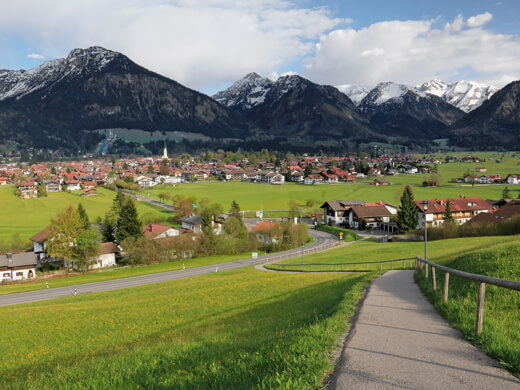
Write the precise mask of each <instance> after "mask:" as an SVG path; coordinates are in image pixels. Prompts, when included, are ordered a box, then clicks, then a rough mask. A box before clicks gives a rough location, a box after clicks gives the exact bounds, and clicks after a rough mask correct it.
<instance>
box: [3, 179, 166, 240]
mask: <svg viewBox="0 0 520 390" xmlns="http://www.w3.org/2000/svg"><path fill="white" fill-rule="evenodd" d="M114 196H115V193H114V192H113V191H110V190H107V189H104V188H98V194H97V195H96V196H90V197H81V196H79V194H74V193H68V192H58V193H51V194H49V196H48V197H45V198H37V199H19V198H18V197H17V196H16V195H15V194H14V187H12V186H5V187H2V188H0V240H5V241H9V240H11V239H12V236H13V234H19V236H20V238H22V239H28V238H29V237H31V236H33V235H34V234H36V233H38V232H39V231H40V230H42V229H43V228H44V227H45V226H47V225H49V223H50V220H51V218H52V217H54V216H55V215H56V213H57V212H58V211H59V210H62V209H64V208H65V207H67V206H69V205H73V206H77V205H78V204H79V203H80V202H81V203H82V204H83V206H85V209H86V210H87V213H88V215H89V217H90V220H91V221H94V220H96V218H98V217H101V218H102V217H103V216H104V215H105V213H106V212H107V211H108V210H109V209H110V207H111V205H112V201H113V199H114ZM137 208H138V211H139V214H140V216H141V218H142V219H143V220H144V221H146V220H157V221H168V219H171V218H172V213H171V212H169V211H167V210H165V209H162V208H160V207H157V206H153V205H150V204H147V203H143V202H138V204H137Z"/></svg>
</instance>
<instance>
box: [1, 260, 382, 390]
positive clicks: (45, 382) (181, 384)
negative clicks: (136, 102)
mask: <svg viewBox="0 0 520 390" xmlns="http://www.w3.org/2000/svg"><path fill="white" fill-rule="evenodd" d="M374 276H375V274H370V275H348V274H273V273H268V272H262V271H257V270H255V269H253V268H248V269H243V270H235V271H230V272H222V273H220V272H219V273H218V274H211V275H206V276H202V277H194V278H189V279H184V280H177V281H172V282H165V283H160V284H154V285H149V286H142V287H136V288H132V289H124V290H116V291H112V292H106V293H95V294H85V295H79V296H74V297H68V298H62V299H56V300H51V301H46V302H40V303H32V304H24V305H16V306H7V307H1V308H0V316H1V317H2V332H3V341H2V343H1V344H0V355H1V356H2V359H1V360H0V388H2V389H38V390H40V389H56V388H60V389H78V388H89V389H139V388H143V389H152V388H154V389H167V388H168V389H275V388H276V389H316V388H321V387H323V379H324V378H325V377H326V375H327V374H328V373H330V372H331V371H332V369H333V360H334V350H335V349H336V348H337V347H338V343H339V342H340V339H341V335H342V334H343V333H344V332H345V331H346V330H347V329H348V326H349V320H350V318H351V317H352V316H353V314H354V311H355V307H356V303H357V300H358V299H359V298H360V297H361V295H362V292H363V289H364V287H365V286H366V285H367V284H368V282H369V281H370V280H371V279H372V278H373V277H374ZM20 324H24V326H23V327H21V326H20Z"/></svg>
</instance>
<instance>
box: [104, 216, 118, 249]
mask: <svg viewBox="0 0 520 390" xmlns="http://www.w3.org/2000/svg"><path fill="white" fill-rule="evenodd" d="M101 237H102V239H103V242H107V241H114V239H115V237H114V220H113V219H111V218H110V217H109V216H108V214H105V218H104V219H103V223H102V225H101Z"/></svg>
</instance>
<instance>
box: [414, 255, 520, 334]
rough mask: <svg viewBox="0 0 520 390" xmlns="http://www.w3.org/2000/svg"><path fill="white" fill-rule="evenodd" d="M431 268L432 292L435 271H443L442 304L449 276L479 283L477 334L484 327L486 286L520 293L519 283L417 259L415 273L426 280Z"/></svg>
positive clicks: (434, 286) (446, 295) (446, 300)
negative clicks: (489, 285)
mask: <svg viewBox="0 0 520 390" xmlns="http://www.w3.org/2000/svg"><path fill="white" fill-rule="evenodd" d="M430 268H431V279H432V290H433V291H434V292H436V291H437V278H436V275H435V271H436V270H439V271H443V272H444V273H445V274H444V288H443V302H444V303H447V302H448V289H449V284H450V274H453V275H456V276H460V277H461V278H465V279H469V280H474V281H476V282H479V285H478V300H477V320H476V325H475V331H476V333H477V334H481V333H482V327H483V325H484V302H485V298H486V284H492V285H494V286H498V287H502V288H507V289H509V290H516V291H520V282H514V281H512V280H505V279H498V278H493V277H491V276H485V275H478V274H472V273H469V272H464V271H459V270H457V269H453V268H449V267H445V266H442V265H439V264H435V263H432V262H431V261H428V260H425V259H422V258H420V257H417V261H416V263H415V271H416V272H417V273H419V274H420V275H423V276H424V277H425V278H426V279H428V278H429V277H430V275H429V274H430V272H429V269H430Z"/></svg>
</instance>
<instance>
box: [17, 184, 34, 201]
mask: <svg viewBox="0 0 520 390" xmlns="http://www.w3.org/2000/svg"><path fill="white" fill-rule="evenodd" d="M16 191H17V193H18V196H19V197H20V198H22V199H30V198H37V197H38V186H37V185H36V183H35V182H31V181H24V182H20V183H17V184H16Z"/></svg>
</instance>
